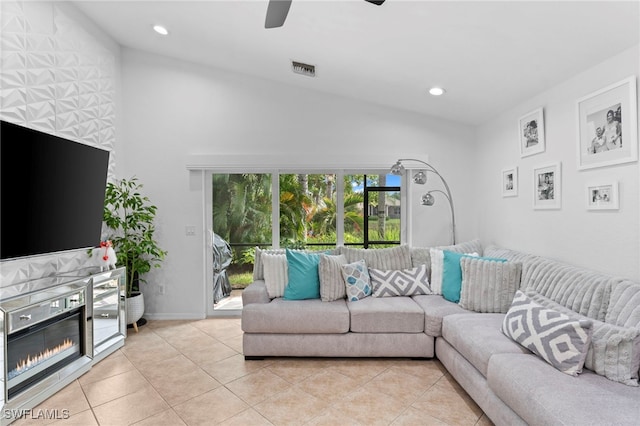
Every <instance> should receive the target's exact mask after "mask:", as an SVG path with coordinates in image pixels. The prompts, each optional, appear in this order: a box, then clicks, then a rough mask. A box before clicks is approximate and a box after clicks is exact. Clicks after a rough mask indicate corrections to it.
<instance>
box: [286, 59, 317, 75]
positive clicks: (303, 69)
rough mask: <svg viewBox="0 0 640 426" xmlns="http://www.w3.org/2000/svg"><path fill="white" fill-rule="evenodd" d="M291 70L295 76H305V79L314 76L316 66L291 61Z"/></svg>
mask: <svg viewBox="0 0 640 426" xmlns="http://www.w3.org/2000/svg"><path fill="white" fill-rule="evenodd" d="M291 68H292V69H293V72H294V73H296V74H302V75H306V76H307V77H315V76H316V66H315V65H309V64H303V63H302V62H296V61H291Z"/></svg>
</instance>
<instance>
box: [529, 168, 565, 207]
mask: <svg viewBox="0 0 640 426" xmlns="http://www.w3.org/2000/svg"><path fill="white" fill-rule="evenodd" d="M561 202H562V163H560V162H558V163H553V164H548V165H545V166H539V167H534V169H533V208H534V209H536V210H545V209H559V208H561V205H562V204H561Z"/></svg>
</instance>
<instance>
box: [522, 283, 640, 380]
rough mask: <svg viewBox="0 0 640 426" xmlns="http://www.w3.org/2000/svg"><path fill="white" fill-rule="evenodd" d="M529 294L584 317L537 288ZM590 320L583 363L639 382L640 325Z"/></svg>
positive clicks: (598, 371)
mask: <svg viewBox="0 0 640 426" xmlns="http://www.w3.org/2000/svg"><path fill="white" fill-rule="evenodd" d="M527 296H528V297H529V298H531V300H533V301H534V302H536V303H538V304H540V305H542V306H544V307H546V308H549V309H555V310H556V311H559V312H562V313H564V314H565V315H567V316H569V317H570V318H573V319H582V318H584V316H583V315H580V314H578V313H575V312H573V311H572V310H570V309H568V308H565V307H564V306H562V305H560V304H558V303H556V302H554V301H552V300H550V299H548V298H547V297H545V296H542V295H540V294H538V293H535V292H534V291H529V292H527ZM591 321H592V322H593V326H592V330H593V331H592V332H591V344H590V345H589V351H588V352H587V359H586V360H585V362H584V367H585V368H587V369H589V370H591V371H594V372H595V373H596V374H599V375H601V376H604V377H606V378H607V379H609V380H613V381H614V382H619V383H623V384H625V385H627V386H638V375H639V372H638V369H640V329H638V328H637V327H621V326H617V325H615V324H609V323H606V322H602V321H598V320H591Z"/></svg>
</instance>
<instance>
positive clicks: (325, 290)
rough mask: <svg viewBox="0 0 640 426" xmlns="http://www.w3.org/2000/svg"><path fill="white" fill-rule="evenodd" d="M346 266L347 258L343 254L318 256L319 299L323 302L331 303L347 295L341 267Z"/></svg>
mask: <svg viewBox="0 0 640 426" xmlns="http://www.w3.org/2000/svg"><path fill="white" fill-rule="evenodd" d="M346 264H347V258H346V257H344V255H343V254H340V255H337V256H330V255H327V254H321V255H320V263H319V264H318V275H319V277H320V299H322V301H323V302H333V301H334V300H339V299H344V298H345V296H346V294H347V293H346V286H345V283H344V278H343V277H342V268H341V267H342V265H346Z"/></svg>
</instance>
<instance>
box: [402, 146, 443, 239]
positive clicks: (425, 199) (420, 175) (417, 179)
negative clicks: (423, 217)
mask: <svg viewBox="0 0 640 426" xmlns="http://www.w3.org/2000/svg"><path fill="white" fill-rule="evenodd" d="M406 162H414V163H419V164H421V166H424V170H420V171H419V172H417V173H416V174H415V175H413V182H414V183H417V184H419V185H424V184H426V183H427V173H433V174H435V175H436V176H438V177H439V178H440V180H441V181H442V184H443V185H444V189H445V191H446V192H445V191H442V190H440V189H432V190H430V191H427V192H426V193H424V194H423V195H422V205H423V206H432V205H434V203H435V198H434V197H433V194H434V193H436V192H439V193H441V194H442V195H444V196H445V197H446V198H447V200H449V207H450V208H451V240H452V244H455V243H456V216H455V212H454V209H453V197H452V196H451V190H449V185H448V184H447V181H446V180H444V178H443V177H442V175H441V174H440V173H439V172H438V171H437V170H436V169H435V167H433V166H432V165H431V164H429V163H426V162H424V161H422V160H418V159H415V158H401V159H399V160H398V161H396V163H395V164H394V165H393V166H391V174H394V175H398V176H401V175H403V174H404V173H405V171H406V169H405V166H404V164H403V163H406ZM421 168H422V167H421Z"/></svg>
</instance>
